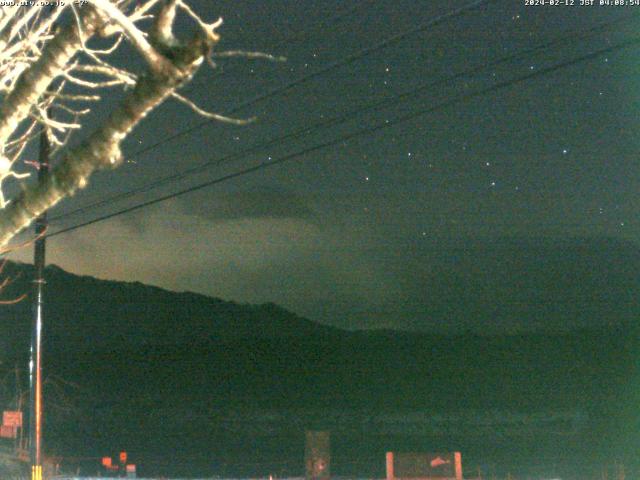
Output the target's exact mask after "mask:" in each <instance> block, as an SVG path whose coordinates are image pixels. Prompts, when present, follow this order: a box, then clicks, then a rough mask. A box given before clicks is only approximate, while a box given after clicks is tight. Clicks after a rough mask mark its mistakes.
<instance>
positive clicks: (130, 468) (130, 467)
mask: <svg viewBox="0 0 640 480" xmlns="http://www.w3.org/2000/svg"><path fill="white" fill-rule="evenodd" d="M127 473H136V466H135V465H134V464H133V463H130V464H129V465H127Z"/></svg>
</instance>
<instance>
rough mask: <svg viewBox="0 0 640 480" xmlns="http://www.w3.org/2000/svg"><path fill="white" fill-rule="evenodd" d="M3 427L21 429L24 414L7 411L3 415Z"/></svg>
mask: <svg viewBox="0 0 640 480" xmlns="http://www.w3.org/2000/svg"><path fill="white" fill-rule="evenodd" d="M2 425H5V426H7V427H21V426H22V412H21V411H19V410H18V411H12V410H5V411H4V412H3V413H2Z"/></svg>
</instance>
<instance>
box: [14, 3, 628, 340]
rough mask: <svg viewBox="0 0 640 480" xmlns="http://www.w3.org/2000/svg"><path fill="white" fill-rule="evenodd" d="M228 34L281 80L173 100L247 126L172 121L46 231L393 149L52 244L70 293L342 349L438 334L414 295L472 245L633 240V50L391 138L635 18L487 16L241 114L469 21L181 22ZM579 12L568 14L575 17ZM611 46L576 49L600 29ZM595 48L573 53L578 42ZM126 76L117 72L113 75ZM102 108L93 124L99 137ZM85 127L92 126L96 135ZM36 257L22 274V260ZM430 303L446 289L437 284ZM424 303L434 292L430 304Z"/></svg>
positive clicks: (513, 10) (227, 85)
mask: <svg viewBox="0 0 640 480" xmlns="http://www.w3.org/2000/svg"><path fill="white" fill-rule="evenodd" d="M190 3H191V4H192V5H193V6H194V8H195V9H196V10H197V11H198V12H199V13H200V14H202V15H203V16H204V17H205V18H208V19H214V18H217V17H218V16H222V17H223V18H224V19H225V24H224V26H223V27H222V28H221V29H220V30H219V32H220V33H221V36H222V42H221V44H220V46H219V48H220V50H225V49H246V50H260V51H265V52H269V53H273V54H275V55H283V56H285V57H286V58H287V61H286V62H285V63H278V62H268V61H264V60H246V59H239V58H238V59H221V60H218V61H217V62H218V70H217V71H213V70H211V69H210V68H207V69H203V70H202V71H201V72H200V73H199V74H198V76H197V77H196V78H195V80H194V81H193V82H192V84H191V85H190V86H188V87H186V89H185V91H186V92H188V94H189V96H190V97H191V98H192V99H194V100H196V101H197V102H198V104H199V105H200V106H202V107H205V108H208V109H210V110H215V111H217V112H220V113H229V112H232V111H234V112H235V113H234V115H236V116H240V117H252V116H257V120H256V121H255V122H254V123H253V124H250V125H248V126H231V125H222V124H219V123H209V124H208V125H206V126H203V127H201V128H197V129H194V130H193V131H192V132H191V133H189V134H187V135H183V136H179V137H176V138H175V139H173V140H171V141H166V142H165V143H163V144H161V145H159V146H158V147H157V148H154V149H152V150H149V151H147V152H145V153H142V154H137V153H136V152H139V151H140V150H141V149H143V148H147V147H149V146H152V145H154V144H156V142H158V141H162V140H163V139H167V138H168V137H170V136H172V135H175V134H177V133H179V132H181V131H182V130H185V129H189V128H190V127H192V126H196V125H198V124H200V123H202V121H203V120H202V118H200V117H197V116H196V115H195V114H193V113H192V112H190V111H189V110H188V109H187V108H185V107H183V106H182V105H179V104H177V103H176V102H168V103H166V104H165V105H164V106H162V107H161V108H160V109H159V110H157V111H155V112H154V113H153V114H152V115H151V117H150V118H148V119H147V120H146V121H145V122H144V123H143V124H142V125H141V126H140V127H139V128H138V129H137V130H136V131H134V133H133V134H132V135H131V137H130V138H129V139H128V140H127V144H126V148H125V150H124V151H125V155H128V156H129V161H128V163H126V164H125V165H124V166H123V167H121V168H120V169H119V170H117V171H108V172H102V173H99V174H98V175H97V176H95V177H94V179H93V180H92V182H91V184H90V185H89V187H88V188H87V189H86V190H85V191H83V192H81V193H79V194H78V195H76V196H75V197H74V198H71V199H68V200H66V201H64V202H62V203H61V204H60V205H59V206H58V207H56V209H55V210H54V211H52V212H51V216H52V217H54V218H55V217H56V216H62V217H61V218H59V219H58V220H54V221H53V222H52V227H51V231H53V232H55V231H57V230H59V229H61V228H65V227H68V226H72V225H75V224H77V223H81V222H84V221H87V220H90V219H92V218H94V217H97V216H100V215H104V214H107V213H110V212H114V211H117V210H119V209H122V208H126V207H128V206H130V205H133V204H135V203H139V202H143V201H146V200H150V199H153V198H156V197H158V196H161V195H163V194H168V193H171V192H174V191H177V190H180V189H183V188H186V187H189V186H191V185H196V184H198V183H201V182H204V181H206V180H208V179H213V178H216V177H220V176H224V175H225V174H229V173H232V172H235V171H238V170H241V169H243V168H246V167H250V166H253V165H258V164H261V163H265V162H269V161H272V160H274V159H278V158H280V157H282V156H284V155H287V154H290V153H292V152H297V151H300V150H304V149H308V148H310V147H313V146H315V145H318V144H321V143H324V142H328V141H330V140H332V139H334V138H338V137H340V136H342V135H347V134H349V133H350V132H353V131H356V130H358V129H360V128H365V127H367V126H373V125H377V124H379V123H380V122H384V121H387V120H388V121H389V126H388V127H387V128H382V129H379V130H378V131H376V132H374V133H372V134H368V135H362V136H359V137H355V138H352V139H350V140H348V141H341V142H338V144H337V145H335V146H331V147H328V148H324V149H320V150H317V151H313V152H310V153H307V154H304V155H301V156H299V157H296V158H294V159H292V160H291V161H288V162H285V163H282V164H279V165H277V166H273V167H271V168H265V169H262V170H259V171H256V172H254V173H252V174H250V175H245V176H241V177H238V178H235V179H233V180H231V181H227V182H223V183H220V184H218V185H215V186H212V187H210V188H205V189H202V190H199V191H198V192H196V193H191V194H188V195H184V196H180V197H177V198H175V199H172V200H169V201H166V202H163V203H159V204H156V205H154V206H150V207H148V208H143V209H140V210H138V211H136V212H133V213H129V214H126V215H121V216H118V217H115V218H113V219H110V220H108V221H104V222H100V223H97V224H94V225H92V226H89V227H85V228H80V229H78V230H76V231H73V232H70V233H66V234H63V235H59V236H56V237H53V238H51V239H50V240H49V242H48V252H47V253H48V259H47V260H48V262H49V263H55V264H58V265H60V266H61V267H63V268H65V269H67V270H69V271H71V272H74V273H79V274H87V275H92V276H96V277H100V278H107V279H119V280H127V281H133V280H136V281H141V282H144V283H150V284H154V285H158V286H161V287H165V288H168V289H172V290H178V291H182V290H192V291H195V292H200V293H204V294H207V295H212V296H216V297H221V298H224V299H229V300H235V301H238V302H251V303H261V302H275V303H278V304H280V305H282V306H284V307H286V308H288V309H290V310H292V311H295V312H296V313H298V314H301V315H303V316H306V317H308V318H310V319H312V320H316V321H321V322H326V323H330V324H333V325H337V326H340V327H345V328H374V327H393V328H419V329H424V330H429V329H431V328H435V324H433V323H430V322H432V321H435V320H428V319H426V317H425V316H424V315H421V314H420V312H423V311H424V310H426V309H427V304H428V295H426V294H425V289H427V288H428V285H426V286H425V278H427V277H428V278H436V279H437V276H433V275H432V276H429V275H430V268H431V266H432V265H433V264H434V262H436V261H437V259H438V258H439V256H442V255H446V252H448V251H449V250H450V249H451V248H453V247H452V246H460V245H466V244H468V243H469V242H470V241H473V242H479V243H480V244H494V243H495V242H500V241H502V240H503V239H505V238H524V239H528V240H529V241H533V242H537V241H543V242H551V243H553V242H555V241H566V240H567V239H571V238H600V237H609V238H615V239H620V240H625V241H631V242H636V241H637V240H638V238H639V237H640V224H639V223H638V213H639V212H638V208H640V202H638V195H639V194H638V192H640V170H639V169H638V168H637V167H636V165H637V152H638V148H639V144H640V140H638V136H637V124H638V122H637V112H638V110H639V108H640V105H639V101H640V80H639V79H638V75H637V69H638V65H639V64H640V48H638V45H633V46H632V47H630V48H625V49H620V50H615V51H611V52H609V53H606V54H603V55H601V56H597V57H595V58H592V59H589V60H587V61H583V62H580V63H577V64H575V65H572V66H568V67H567V68H563V69H560V70H558V71H556V72H553V73H550V74H548V75H542V76H540V77H538V78H531V79H529V80H525V81H522V82H518V83H514V84H513V85H510V86H507V87H506V88H501V89H499V90H497V91H494V92H489V93H486V94H483V95H478V96H476V97H474V98H467V99H464V100H462V101H460V102H457V103H455V104H452V105H450V106H448V107H446V108H439V109H436V110H435V111H433V112H431V113H428V114H425V115H420V116H416V117H415V119H413V120H411V121H407V122H402V123H394V119H396V118H398V117H401V116H403V115H406V114H409V113H411V112H419V111H422V110H426V109H428V108H429V107H431V106H437V105H439V104H441V103H443V102H449V101H450V100H452V99H455V98H457V97H458V96H460V95H465V94H469V93H472V92H475V91H480V90H482V89H486V88H488V87H490V86H492V85H495V84H498V83H500V82H505V81H509V80H511V79H516V78H518V77H522V76H525V75H529V74H532V73H534V72H537V71H540V70H544V69H545V68H547V67H550V66H553V65H555V64H560V63H562V62H565V61H568V60H571V59H573V58H577V57H580V56H583V55H585V54H588V53H590V52H593V51H595V50H598V49H602V48H607V47H610V46H614V45H617V44H618V43H621V42H624V41H627V40H630V39H633V38H634V36H635V35H637V33H636V32H637V31H638V26H639V24H640V20H639V18H638V15H640V7H596V6H594V7H585V6H573V7H569V6H554V7H552V6H525V5H524V0H518V1H511V0H502V1H495V2H490V5H489V6H486V7H484V8H481V9H477V10H474V11H472V12H470V13H469V14H467V15H465V16H463V17H460V18H455V19H452V20H450V21H446V22H443V23H442V24H440V25H437V26H432V27H429V28H426V29H424V30H423V31H421V32H418V33H415V34H412V35H408V36H407V37H406V38H404V39H403V40H402V41H399V42H395V43H392V44H390V45H389V46H388V47H386V48H382V49H378V50H376V51H372V52H371V53H370V54H367V55H364V56H362V58H358V59H354V60H353V61H352V62H349V63H348V64H347V65H344V66H341V67H340V68H335V69H333V70H331V71H329V72H327V73H325V74H323V75H319V76H317V77H316V78H313V79H311V80H309V81H307V82H304V83H302V84H300V85H298V86H296V87H294V88H290V89H288V90H286V91H285V92H283V93H282V94H279V95H273V96H270V97H268V98H266V99H264V100H262V101H260V102H255V103H254V104H252V105H249V106H247V107H245V108H242V109H240V110H239V111H237V112H236V111H235V110H236V106H237V105H240V104H242V103H244V102H247V101H248V100H251V99H252V98H255V97H258V96H261V95H264V94H265V93H268V92H270V91H272V90H274V89H276V88H278V87H279V86H281V85H284V84H287V83H289V82H292V81H294V80H296V79H298V78H301V77H303V76H305V75H309V74H310V73H312V72H315V71H318V70H320V69H322V68H324V67H325V66H327V65H331V64H334V63H336V62H340V61H341V60H343V59H345V58H349V56H350V55H352V54H357V53H358V52H360V51H362V50H363V49H366V48H369V47H371V46H373V45H376V44H378V43H380V42H381V41H383V40H384V39H385V38H388V37H391V36H393V35H396V34H399V33H401V32H405V31H407V30H411V29H414V28H416V27H417V26H419V25H420V24H424V23H427V22H429V21H430V20H431V19H432V18H434V17H436V16H438V15H442V14H444V13H446V12H448V11H451V10H453V9H455V8H459V7H462V6H464V5H466V4H467V3H469V2H461V1H440V0H437V1H435V0H434V1H418V2H416V1H414V0H393V1H386V0H385V1H364V0H362V1H359V2H353V1H337V0H318V1H303V2H300V1H293V0H290V1H280V0H278V1H275V0H274V1H269V2H265V1H263V0H243V1H240V2H238V1H237V0H235V1H230V0H229V1H222V0H216V1H215V2H213V1H210V0H191V1H190ZM576 3H579V0H576ZM605 24H611V25H609V26H608V27H606V28H605V27H603V28H602V29H600V30H597V31H594V32H593V33H592V34H591V35H587V33H588V31H589V29H591V28H592V27H594V26H596V25H605ZM580 35H586V37H585V38H579V37H580ZM561 36H564V37H565V40H564V41H562V42H558V43H556V44H555V45H553V46H551V47H548V48H545V49H542V50H540V51H539V52H537V53H535V54H530V55H526V56H525V57H523V58H516V59H515V60H513V61H509V62H505V63H504V64H500V65H493V66H490V67H489V68H487V69H486V70H484V71H482V72H481V73H477V74H475V75H467V76H463V77H461V78H459V79H457V80H456V81H447V82H443V83H442V84H441V85H439V86H434V87H431V88H427V89H424V90H422V91H421V92H420V93H419V94H418V93H416V94H412V95H408V96H406V97H403V98H402V99H401V100H397V101H394V102H392V103H391V107H390V108H386V109H380V110H375V111H367V112H365V113H363V114H361V115H358V116H357V117H355V118H353V119H351V120H349V121H347V122H345V123H342V124H338V125H332V126H330V127H328V128H323V129H317V130H314V131H313V132H312V133H311V134H310V135H306V136H303V137H301V138H298V139H296V140H294V141H291V142H278V143H276V144H275V146H271V147H269V148H267V149H264V150H261V151H259V152H258V153H252V154H249V155H243V156H242V157H241V158H237V159H234V160H233V161H228V162H225V163H222V164H216V165H212V166H211V167H210V168H206V169H203V170H202V171H200V172H198V173H197V174H194V175H189V176H186V177H185V178H183V179H181V180H180V181H177V182H176V181H173V182H169V183H167V184H166V185H163V186H162V187H160V188H156V189H153V190H149V191H147V192H143V193H141V194H137V195H135V196H132V197H126V198H121V199H119V200H117V201H113V202H110V203H109V204H108V205H103V206H101V207H99V208H94V209H90V210H86V211H83V212H81V213H78V214H76V215H73V216H65V215H66V214H67V213H69V212H73V211H74V210H76V209H78V208H81V207H83V206H85V205H90V204H93V203H94V202H96V201H99V200H101V199H104V198H108V197H110V196H112V195H118V194H122V193H123V192H127V191H129V190H131V189H134V188H138V187H140V186H142V185H145V184H147V183H149V182H153V181H155V180H157V179H160V178H163V177H165V176H167V175H171V174H174V173H176V172H180V171H182V170H184V169H188V168H190V167H195V166H198V165H202V164H204V163H206V162H210V161H216V160H217V159H219V158H221V157H224V156H225V155H229V154H234V153H236V152H239V151H241V150H243V149H246V148H249V147H251V146H252V145H254V144H256V143H259V142H265V141H267V140H270V139H274V138H277V137H280V136H283V135H286V134H287V133H289V132H291V131H293V130H294V129H298V128H302V127H304V126H308V125H314V124H315V123H317V122H321V121H323V120H326V119H328V118H331V117H333V116H337V115H340V114H341V113H343V112H349V111H352V110H354V109H356V108H358V107H360V106H362V105H367V104H370V103H371V102H376V101H379V100H382V99H383V98H386V97H389V96H393V95H398V94H401V93H403V92H407V91H410V90H412V89H415V88H416V87H418V86H420V85H423V84H425V85H426V84H430V83H433V82H436V81H438V80H441V79H445V78H447V77H450V76H452V75H455V74H457V73H459V72H463V71H465V70H466V69H469V68H473V67H476V66H477V67H480V66H483V65H488V64H491V63H492V62H495V61H496V60H498V59H500V58H502V57H505V56H507V55H513V54H516V53H518V52H520V51H522V50H525V49H530V48H533V47H535V46H537V45H541V44H544V43H545V42H550V41H552V40H554V39H556V38H559V37H561ZM125 62H126V60H125ZM106 109H107V107H106V106H102V107H101V108H98V109H96V111H95V112H94V114H95V115H94V117H93V120H92V121H94V122H95V121H99V119H100V118H101V116H103V115H104V114H105V112H106V111H107V110H106ZM90 125H91V123H89V126H90ZM30 257H31V252H30V251H29V250H23V251H21V252H19V253H18V254H16V255H14V258H17V259H21V260H28V259H30ZM436 281H437V280H436ZM427 283H428V282H427Z"/></svg>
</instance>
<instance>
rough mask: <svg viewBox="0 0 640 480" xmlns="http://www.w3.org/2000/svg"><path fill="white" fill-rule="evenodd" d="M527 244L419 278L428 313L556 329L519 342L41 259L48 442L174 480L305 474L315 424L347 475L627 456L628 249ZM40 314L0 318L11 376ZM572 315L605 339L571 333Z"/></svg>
mask: <svg viewBox="0 0 640 480" xmlns="http://www.w3.org/2000/svg"><path fill="white" fill-rule="evenodd" d="M514 242H515V243H514ZM525 247H526V244H523V243H522V242H520V241H518V242H516V241H508V242H504V243H503V244H499V245H493V246H486V245H485V246H479V245H475V246H474V245H471V246H469V245H467V246H465V247H464V248H462V247H461V248H458V247H455V246H452V247H451V249H450V250H449V254H448V255H444V253H443V252H440V253H439V255H440V257H439V258H440V260H439V263H437V265H436V266H437V268H436V267H434V266H433V265H432V266H431V267H432V268H435V269H436V270H435V271H436V272H440V273H441V275H440V274H439V275H438V276H437V278H439V279H440V282H441V283H438V284H432V283H429V284H425V286H424V288H425V292H427V291H428V292H429V293H428V294H429V295H431V296H433V298H434V299H435V300H434V303H433V308H432V311H431V312H429V313H428V314H429V315H436V314H438V312H440V313H441V314H442V318H448V317H447V316H446V315H451V311H452V310H453V311H456V312H457V313H456V315H458V314H460V315H461V314H463V313H464V312H465V311H467V313H468V314H469V315H478V316H479V317H478V318H485V317H488V316H490V315H491V312H494V313H495V315H496V316H497V317H498V318H499V322H497V323H496V322H494V323H493V324H492V325H494V327H495V326H496V325H500V324H501V323H500V322H503V323H504V325H514V324H518V323H521V322H522V321H523V318H524V319H532V322H533V324H532V325H534V326H536V327H543V326H546V327H548V328H546V329H545V330H547V331H546V332H545V331H540V332H538V333H533V332H530V333H521V334H518V335H504V334H502V335H498V334H492V335H480V334H478V333H471V332H461V333H460V334H458V335H449V336H444V335H429V334H427V333H419V332H397V331H393V330H381V331H356V332H348V331H342V330H339V329H334V328H329V327H326V326H322V325H318V324H316V323H313V322H311V321H309V320H306V319H304V318H301V317H298V316H296V315H295V314H293V313H290V312H288V311H286V310H284V309H282V308H280V307H278V306H276V305H272V304H266V305H260V306H252V305H239V304H235V303H233V302H225V301H222V300H219V299H213V298H208V297H205V296H202V295H196V294H192V293H174V292H168V291H166V290H162V289H159V288H155V287H149V286H145V285H142V284H139V283H122V282H112V281H103V280H97V279H94V278H91V277H78V276H75V275H71V274H69V273H66V272H64V271H62V270H60V269H59V268H56V267H49V268H48V269H47V282H48V283H47V290H46V292H47V294H46V295H47V296H46V306H47V311H46V324H45V334H44V337H45V377H46V378H47V379H48V380H49V382H48V384H47V386H46V387H45V395H46V398H47V415H46V419H47V420H46V421H47V423H46V435H47V443H46V445H47V448H48V449H50V450H51V451H55V452H58V453H61V454H65V455H71V456H88V457H92V456H100V455H102V454H105V453H109V452H113V451H114V450H117V449H119V448H126V449H127V450H128V451H130V452H131V454H132V455H133V456H134V457H137V463H139V464H140V466H141V473H143V474H144V473H147V474H159V473H164V474H172V473H173V474H175V475H178V474H192V475H196V474H200V475H204V474H210V473H217V474H233V475H257V474H266V473H269V472H276V473H277V472H279V473H282V474H285V473H287V474H300V473H301V468H302V460H301V458H302V445H303V444H302V438H303V434H304V430H305V428H322V429H329V430H331V431H332V432H333V442H334V443H333V444H334V448H335V455H336V464H335V471H336V472H338V473H340V472H342V473H354V472H356V473H358V474H361V475H364V474H366V475H382V474H383V471H382V469H383V461H382V460H381V458H383V454H384V451H386V450H389V449H405V450H406V449H420V450H446V449H454V448H455V449H460V450H462V451H463V455H464V456H465V458H466V459H469V461H472V462H474V461H475V462H483V461H494V462H501V463H502V464H505V462H507V463H508V462H512V463H515V462H525V461H529V460H530V459H531V458H532V456H533V457H536V456H537V457H540V458H542V457H544V456H554V455H555V456H559V457H562V459H564V460H562V461H567V462H569V461H571V462H577V463H579V462H587V461H593V460H594V458H596V457H597V458H600V457H606V456H607V455H608V456H618V457H619V458H622V459H625V458H632V457H633V455H635V453H634V452H635V450H634V448H633V445H635V444H637V442H638V440H640V439H639V438H638V431H640V422H639V418H640V416H639V415H638V409H637V408H636V406H637V405H638V404H640V395H638V393H639V390H638V388H637V385H639V384H640V376H639V375H638V357H639V356H638V353H639V352H638V327H637V324H636V323H635V320H636V318H637V314H638V313H639V312H638V302H637V300H636V291H637V290H638V275H637V272H638V271H640V256H638V254H637V249H635V247H633V246H632V245H630V244H621V243H617V242H613V243H609V242H603V241H592V242H586V241H585V242H578V243H574V244H570V243H569V242H567V243H563V244H561V245H555V247H553V246H552V245H541V244H539V243H537V244H536V245H529V247H526V248H525ZM434 265H435V264H434ZM7 273H8V274H9V275H10V276H13V277H16V276H18V275H19V276H18V279H17V281H16V282H15V283H14V284H13V285H12V286H11V289H10V290H9V291H7V292H5V293H6V296H8V297H10V296H11V295H17V294H18V293H20V292H24V291H27V290H28V288H29V278H30V275H31V267H29V266H25V265H15V264H11V265H9V266H8V268H7ZM447 304H448V305H449V310H448V313H447V312H445V310H444V306H445V305H447ZM472 306H475V309H473V308H472ZM30 308H31V307H30V304H29V303H28V302H23V303H20V304H17V305H14V306H6V307H2V309H1V310H0V318H1V319H2V326H3V334H2V335H1V336H0V344H1V348H2V354H1V355H0V360H1V361H2V362H3V364H2V365H0V366H1V367H4V368H5V371H8V370H9V369H10V368H11V367H12V366H13V365H15V364H16V362H17V364H18V365H26V352H27V348H28V338H29V324H30ZM520 314H522V315H523V317H522V318H512V317H514V316H517V315H520ZM580 316H587V317H588V318H587V319H586V320H588V321H582V320H581V318H580ZM545 318H549V319H550V320H549V321H548V322H546V321H545ZM563 318H564V319H566V321H567V325H568V326H575V325H590V326H594V325H595V326H596V327H592V328H581V329H575V328H564V329H563V328H561V327H562V326H563V323H562V319H563ZM545 322H546V323H545ZM507 330H509V329H507ZM516 330H518V329H516ZM560 330H565V331H564V333H557V332H558V331H560ZM492 331H495V329H493V330H492ZM551 331H556V333H551ZM24 378H25V377H24V376H23V379H24ZM8 397H9V396H8V395H6V394H5V399H8ZM545 458H546V457H545ZM354 459H358V461H362V462H366V467H363V466H362V465H359V466H357V467H355V466H354V465H355V464H354V463H353V462H354ZM341 462H342V463H341Z"/></svg>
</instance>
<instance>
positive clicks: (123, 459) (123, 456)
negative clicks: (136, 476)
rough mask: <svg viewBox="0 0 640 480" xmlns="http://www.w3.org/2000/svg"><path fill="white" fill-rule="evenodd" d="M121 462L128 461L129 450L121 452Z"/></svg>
mask: <svg viewBox="0 0 640 480" xmlns="http://www.w3.org/2000/svg"><path fill="white" fill-rule="evenodd" d="M120 463H122V464H123V465H124V464H125V463H127V452H120Z"/></svg>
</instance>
